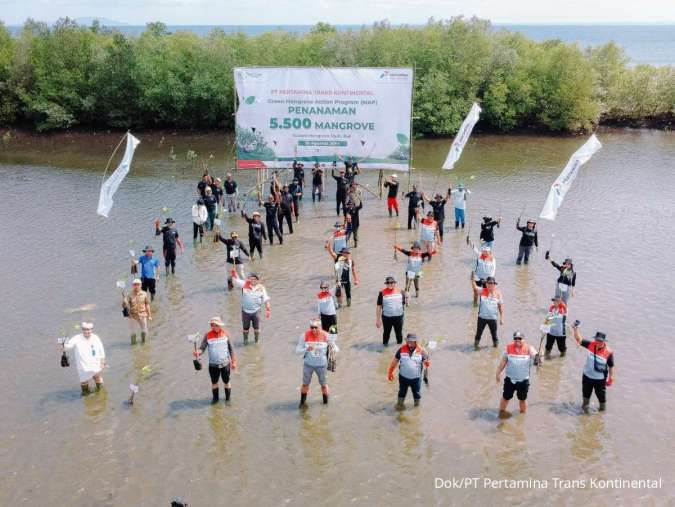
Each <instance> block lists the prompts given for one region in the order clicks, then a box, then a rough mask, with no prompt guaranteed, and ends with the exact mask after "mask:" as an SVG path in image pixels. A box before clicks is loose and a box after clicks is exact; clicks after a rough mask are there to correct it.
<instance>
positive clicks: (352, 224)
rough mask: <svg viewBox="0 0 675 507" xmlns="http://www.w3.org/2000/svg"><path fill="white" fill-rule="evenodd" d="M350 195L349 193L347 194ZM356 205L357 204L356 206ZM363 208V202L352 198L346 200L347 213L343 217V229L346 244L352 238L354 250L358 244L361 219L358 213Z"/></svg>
mask: <svg viewBox="0 0 675 507" xmlns="http://www.w3.org/2000/svg"><path fill="white" fill-rule="evenodd" d="M349 195H350V196H351V195H352V194H351V193H350V194H349ZM357 203H358V204H357ZM361 208H363V201H362V200H361V199H360V198H358V197H356V196H354V198H350V199H348V200H347V213H346V215H345V228H346V232H347V242H349V240H350V238H351V237H352V236H353V237H354V248H356V247H357V246H358V244H359V227H360V225H361V219H360V216H359V212H360V211H361Z"/></svg>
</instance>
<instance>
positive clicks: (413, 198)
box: [405, 192, 422, 210]
mask: <svg viewBox="0 0 675 507" xmlns="http://www.w3.org/2000/svg"><path fill="white" fill-rule="evenodd" d="M405 198H406V199H410V200H409V201H408V208H409V209H411V210H413V209H415V208H416V207H417V205H418V204H419V203H420V201H421V200H422V194H421V193H420V192H408V193H407V194H405Z"/></svg>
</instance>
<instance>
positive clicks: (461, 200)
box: [451, 188, 471, 209]
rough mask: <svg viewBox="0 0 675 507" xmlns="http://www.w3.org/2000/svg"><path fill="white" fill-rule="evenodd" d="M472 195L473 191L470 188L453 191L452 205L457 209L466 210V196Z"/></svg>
mask: <svg viewBox="0 0 675 507" xmlns="http://www.w3.org/2000/svg"><path fill="white" fill-rule="evenodd" d="M470 193H471V190H469V189H468V188H466V189H464V190H457V189H455V190H453V191H452V192H451V194H452V205H453V206H454V207H455V208H457V209H465V208H466V196H467V195H468V194H470Z"/></svg>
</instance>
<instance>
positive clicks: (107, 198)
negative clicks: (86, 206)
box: [96, 133, 140, 218]
mask: <svg viewBox="0 0 675 507" xmlns="http://www.w3.org/2000/svg"><path fill="white" fill-rule="evenodd" d="M139 143H140V141H139V140H138V139H136V138H135V137H134V136H132V135H131V133H128V134H127V147H126V150H125V151H124V157H122V160H121V161H120V164H119V165H118V166H117V169H115V172H114V173H112V174H111V175H110V177H109V178H108V179H107V180H105V182H103V185H101V193H100V195H99V197H98V208H97V209H96V213H98V214H99V215H101V216H103V217H106V218H107V217H108V213H110V209H111V208H112V205H113V195H114V194H115V192H117V189H118V188H119V186H120V184H121V183H122V180H123V179H124V177H125V176H126V175H127V173H128V172H129V169H130V168H131V160H132V159H133V158H134V151H136V146H138V145H139Z"/></svg>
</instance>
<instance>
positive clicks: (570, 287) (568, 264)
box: [550, 257, 577, 304]
mask: <svg viewBox="0 0 675 507" xmlns="http://www.w3.org/2000/svg"><path fill="white" fill-rule="evenodd" d="M550 261H551V265H552V266H553V267H554V268H556V269H557V270H558V271H560V276H559V277H558V280H557V281H556V282H557V285H556V287H555V295H556V296H560V298H561V299H562V300H563V302H564V303H565V304H567V302H568V301H569V298H570V297H574V287H575V286H576V284H577V274H576V272H575V271H574V264H573V263H572V259H570V258H569V257H568V258H567V259H565V262H563V265H562V266H561V265H560V264H558V263H557V262H556V261H554V260H553V259H550Z"/></svg>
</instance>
